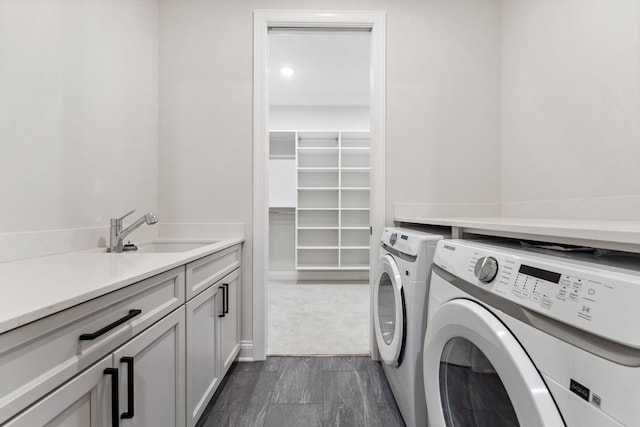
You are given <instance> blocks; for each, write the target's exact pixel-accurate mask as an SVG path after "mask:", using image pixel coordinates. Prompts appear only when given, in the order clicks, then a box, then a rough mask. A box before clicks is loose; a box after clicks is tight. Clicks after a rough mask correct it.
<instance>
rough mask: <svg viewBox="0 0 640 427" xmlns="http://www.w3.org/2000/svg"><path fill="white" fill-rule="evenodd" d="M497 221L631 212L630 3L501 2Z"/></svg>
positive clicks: (638, 61)
mask: <svg viewBox="0 0 640 427" xmlns="http://www.w3.org/2000/svg"><path fill="white" fill-rule="evenodd" d="M501 22H502V26H501V28H502V67H501V75H502V132H501V141H502V150H501V151H502V160H501V163H502V172H501V182H502V193H501V199H502V214H503V215H504V216H525V217H560V218H589V219H630V220H631V219H633V220H637V219H638V215H639V213H640V1H638V0H616V1H609V0H562V1H557V0H537V1H504V2H503V3H502V21H501Z"/></svg>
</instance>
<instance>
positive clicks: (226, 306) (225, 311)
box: [222, 283, 229, 314]
mask: <svg viewBox="0 0 640 427" xmlns="http://www.w3.org/2000/svg"><path fill="white" fill-rule="evenodd" d="M222 286H224V287H225V289H226V290H227V292H226V294H225V297H226V298H225V301H226V302H227V303H226V305H225V306H224V314H227V313H229V284H228V283H225V284H223V285H222Z"/></svg>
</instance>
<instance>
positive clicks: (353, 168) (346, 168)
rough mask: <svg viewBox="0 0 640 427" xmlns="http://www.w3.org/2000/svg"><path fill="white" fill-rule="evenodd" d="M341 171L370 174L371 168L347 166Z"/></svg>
mask: <svg viewBox="0 0 640 427" xmlns="http://www.w3.org/2000/svg"><path fill="white" fill-rule="evenodd" d="M298 169H300V168H298ZM340 169H342V171H343V172H369V171H370V170H371V168H369V167H356V166H353V167H349V166H347V167H342V168H340Z"/></svg>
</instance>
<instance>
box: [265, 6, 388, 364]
mask: <svg viewBox="0 0 640 427" xmlns="http://www.w3.org/2000/svg"><path fill="white" fill-rule="evenodd" d="M254 24H255V39H254V42H255V43H254V49H255V50H254V66H255V73H254V189H255V191H254V227H253V237H254V239H253V240H254V242H253V248H254V250H253V256H254V260H253V266H254V269H253V275H254V280H253V289H254V295H253V296H254V312H253V325H254V330H253V333H254V334H253V335H254V337H253V338H254V339H253V359H254V360H262V359H264V357H265V355H266V354H267V353H269V354H363V353H365V354H368V353H371V354H372V355H373V356H374V358H375V356H376V355H377V353H376V352H375V347H374V344H373V339H372V337H373V334H372V332H371V331H372V323H371V314H370V313H371V309H370V307H371V292H370V281H371V278H370V276H371V275H372V274H370V273H373V268H375V263H376V261H377V257H378V252H377V245H376V244H375V242H374V240H375V239H374V238H373V236H378V235H380V232H381V230H382V227H383V226H384V13H380V12H368V13H350V12H337V13H332V12H331V13H330V12H322V13H320V12H286V11H280V12H278V11H264V12H256V13H255V22H254ZM267 183H268V184H267ZM305 328H310V329H305ZM311 344H313V345H311Z"/></svg>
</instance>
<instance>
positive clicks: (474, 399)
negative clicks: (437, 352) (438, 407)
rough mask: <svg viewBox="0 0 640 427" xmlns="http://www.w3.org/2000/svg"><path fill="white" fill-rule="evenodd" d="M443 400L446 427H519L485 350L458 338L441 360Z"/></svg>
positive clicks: (449, 346) (444, 350) (448, 347)
mask: <svg viewBox="0 0 640 427" xmlns="http://www.w3.org/2000/svg"><path fill="white" fill-rule="evenodd" d="M440 400H441V402H442V408H443V412H444V414H443V415H444V420H445V423H446V425H447V426H450V427H458V426H474V427H475V426H492V427H507V426H508V427H511V426H519V425H520V424H519V423H518V417H517V416H516V413H515V410H514V408H513V405H512V403H511V399H509V394H508V393H507V390H506V389H505V387H504V384H503V383H502V381H501V380H500V377H499V376H498V373H497V372H496V370H495V368H494V366H493V365H492V364H491V362H490V361H489V359H487V357H486V356H485V355H484V353H483V352H482V350H480V349H479V348H478V347H477V346H475V345H474V344H473V343H472V342H471V341H469V340H467V339H465V338H460V337H456V338H453V339H451V340H449V342H447V344H446V345H445V346H444V349H443V351H442V356H441V357H440Z"/></svg>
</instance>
